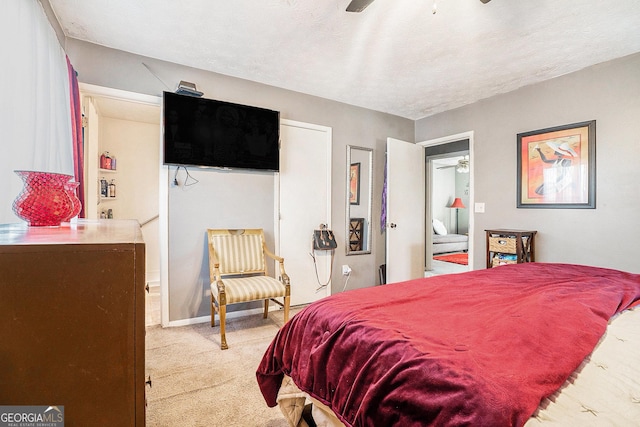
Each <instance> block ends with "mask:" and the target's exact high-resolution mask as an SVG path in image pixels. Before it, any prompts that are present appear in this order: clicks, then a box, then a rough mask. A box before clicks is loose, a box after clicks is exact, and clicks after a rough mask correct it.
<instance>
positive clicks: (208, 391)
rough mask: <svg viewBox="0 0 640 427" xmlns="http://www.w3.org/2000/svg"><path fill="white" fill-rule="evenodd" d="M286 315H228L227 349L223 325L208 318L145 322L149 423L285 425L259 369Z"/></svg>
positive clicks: (158, 426)
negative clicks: (167, 324)
mask: <svg viewBox="0 0 640 427" xmlns="http://www.w3.org/2000/svg"><path fill="white" fill-rule="evenodd" d="M299 310H300V308H292V310H291V316H293V315H294V314H295V313H296V312H297V311H299ZM282 317H283V316H282V311H281V310H274V311H273V312H271V313H269V317H268V318H267V319H263V318H262V315H255V316H247V317H243V318H238V319H231V320H228V321H227V343H228V344H229V349H228V350H224V351H222V350H220V329H219V327H218V326H216V327H215V328H211V326H210V324H209V323H203V324H197V325H190V326H183V327H172V328H162V327H160V326H157V325H156V326H151V327H147V335H146V374H147V376H150V377H151V383H152V385H151V387H147V426H148V427H173V426H180V427H200V426H220V427H226V426H243V427H244V426H254V427H286V426H287V422H286V421H285V419H284V417H283V415H282V413H281V412H280V409H278V408H277V407H276V408H269V407H267V405H266V403H265V402H264V399H263V398H262V394H261V393H260V389H259V388H258V383H257V382H256V375H255V372H256V368H257V367H258V364H259V363H260V360H261V358H262V355H263V354H264V352H265V351H266V349H267V347H268V345H269V343H270V342H271V340H272V339H273V337H274V336H275V334H276V332H277V331H278V329H279V328H280V327H281V326H282V324H283V318H282Z"/></svg>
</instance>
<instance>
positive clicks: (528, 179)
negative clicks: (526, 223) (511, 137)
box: [517, 120, 596, 209]
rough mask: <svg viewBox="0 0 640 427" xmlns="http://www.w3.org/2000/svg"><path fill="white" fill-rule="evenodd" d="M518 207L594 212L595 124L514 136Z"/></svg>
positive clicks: (552, 128) (588, 122) (588, 123)
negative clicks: (515, 143)
mask: <svg viewBox="0 0 640 427" xmlns="http://www.w3.org/2000/svg"><path fill="white" fill-rule="evenodd" d="M517 186H518V187H517V195H518V196H517V207H518V208H538V209H539V208H544V209H595V207H596V121H595V120H589V121H585V122H579V123H573V124H567V125H562V126H556V127H550V128H546V129H540V130H534V131H530V132H523V133H519V134H518V135H517Z"/></svg>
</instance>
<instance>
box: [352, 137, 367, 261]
mask: <svg viewBox="0 0 640 427" xmlns="http://www.w3.org/2000/svg"><path fill="white" fill-rule="evenodd" d="M372 178H373V150H372V149H371V148H364V147H356V146H353V145H347V200H346V205H347V216H346V219H347V220H346V223H347V229H346V233H345V236H346V237H347V241H346V242H345V247H346V248H347V251H346V252H347V255H361V254H370V253H371V198H372V195H373V184H372V182H373V180H372Z"/></svg>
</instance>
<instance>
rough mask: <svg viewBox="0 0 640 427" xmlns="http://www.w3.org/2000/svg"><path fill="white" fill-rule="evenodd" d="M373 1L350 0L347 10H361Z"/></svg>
mask: <svg viewBox="0 0 640 427" xmlns="http://www.w3.org/2000/svg"><path fill="white" fill-rule="evenodd" d="M371 3H373V0H351V3H349V6H347V12H362V11H363V10H365V9H366V8H367V6H369V5H370V4H371Z"/></svg>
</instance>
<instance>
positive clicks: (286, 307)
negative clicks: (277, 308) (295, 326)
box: [284, 296, 291, 323]
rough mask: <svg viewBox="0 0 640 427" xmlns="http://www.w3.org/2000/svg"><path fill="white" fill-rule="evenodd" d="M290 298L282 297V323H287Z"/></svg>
mask: <svg viewBox="0 0 640 427" xmlns="http://www.w3.org/2000/svg"><path fill="white" fill-rule="evenodd" d="M290 299H291V297H289V296H286V297H284V323H287V322H288V321H289V300H290Z"/></svg>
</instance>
